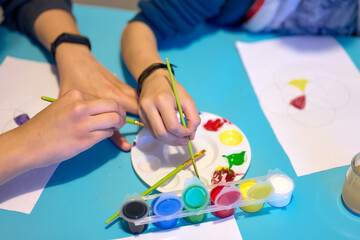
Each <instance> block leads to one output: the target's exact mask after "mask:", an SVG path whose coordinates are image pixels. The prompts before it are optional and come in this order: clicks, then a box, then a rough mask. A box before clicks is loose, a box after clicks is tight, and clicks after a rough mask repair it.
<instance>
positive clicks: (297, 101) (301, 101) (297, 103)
mask: <svg viewBox="0 0 360 240" xmlns="http://www.w3.org/2000/svg"><path fill="white" fill-rule="evenodd" d="M290 104H291V105H292V106H294V107H296V108H297V109H301V110H302V109H304V108H305V104H306V97H305V95H301V96H299V97H296V98H294V99H293V100H291V101H290Z"/></svg>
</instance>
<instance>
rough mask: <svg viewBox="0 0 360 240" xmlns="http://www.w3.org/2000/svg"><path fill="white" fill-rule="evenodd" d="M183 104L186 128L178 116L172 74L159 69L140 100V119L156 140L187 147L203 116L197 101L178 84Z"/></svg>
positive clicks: (145, 83)
mask: <svg viewBox="0 0 360 240" xmlns="http://www.w3.org/2000/svg"><path fill="white" fill-rule="evenodd" d="M175 84H176V88H177V91H178V95H179V98H180V103H181V107H182V110H183V112H184V115H185V116H186V119H187V127H183V126H182V125H181V123H180V122H179V120H178V117H177V115H176V114H177V105H176V100H175V95H174V92H173V90H172V86H171V81H170V78H169V73H168V71H167V70H165V69H159V70H157V71H155V72H153V73H152V74H151V75H149V76H148V77H147V78H146V79H145V80H144V82H143V85H142V90H141V94H140V99H139V110H138V111H139V116H140V118H141V120H142V121H143V123H144V124H145V126H147V127H148V128H149V129H150V131H151V133H152V135H153V136H154V138H156V139H158V140H160V141H162V142H163V143H166V144H170V145H186V143H187V138H186V137H187V136H189V137H190V139H191V140H193V139H194V137H195V131H196V129H197V127H198V126H199V125H200V117H199V114H198V111H197V109H196V106H195V103H194V100H193V99H192V98H191V97H190V95H189V94H188V93H187V92H186V90H185V89H184V88H183V87H182V86H181V85H180V84H179V83H178V82H177V81H175Z"/></svg>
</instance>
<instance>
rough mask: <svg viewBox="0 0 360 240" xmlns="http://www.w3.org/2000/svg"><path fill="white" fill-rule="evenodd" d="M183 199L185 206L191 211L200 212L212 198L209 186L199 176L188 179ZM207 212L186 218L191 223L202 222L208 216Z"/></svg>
mask: <svg viewBox="0 0 360 240" xmlns="http://www.w3.org/2000/svg"><path fill="white" fill-rule="evenodd" d="M181 198H182V201H183V204H184V208H185V209H187V210H189V211H194V212H198V211H201V210H202V209H204V208H205V207H206V206H207V205H209V202H210V198H209V193H208V190H207V188H206V187H205V186H204V184H203V183H202V182H201V181H200V180H199V179H198V178H197V177H194V178H192V179H187V180H186V182H185V186H184V190H183V193H182V196H181ZM206 215H207V213H204V214H198V215H196V214H195V213H194V215H191V216H188V217H185V218H184V219H185V220H186V221H188V222H191V223H199V222H202V221H203V220H204V219H205V218H206Z"/></svg>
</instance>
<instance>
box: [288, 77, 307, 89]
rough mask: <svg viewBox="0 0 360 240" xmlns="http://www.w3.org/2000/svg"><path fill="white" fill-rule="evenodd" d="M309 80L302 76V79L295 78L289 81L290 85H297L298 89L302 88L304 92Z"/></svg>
mask: <svg viewBox="0 0 360 240" xmlns="http://www.w3.org/2000/svg"><path fill="white" fill-rule="evenodd" d="M308 82H309V80H307V79H305V78H301V79H294V80H291V81H289V82H288V84H289V85H292V86H294V87H297V88H298V89H300V91H302V92H303V93H305V87H306V85H307V84H308Z"/></svg>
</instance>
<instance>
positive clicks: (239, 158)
mask: <svg viewBox="0 0 360 240" xmlns="http://www.w3.org/2000/svg"><path fill="white" fill-rule="evenodd" d="M245 153H246V151H242V152H241V153H233V154H230V155H227V156H226V155H222V156H223V157H226V158H227V160H228V162H229V170H230V169H231V168H232V166H233V165H235V166H240V165H242V164H243V163H244V162H245Z"/></svg>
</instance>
